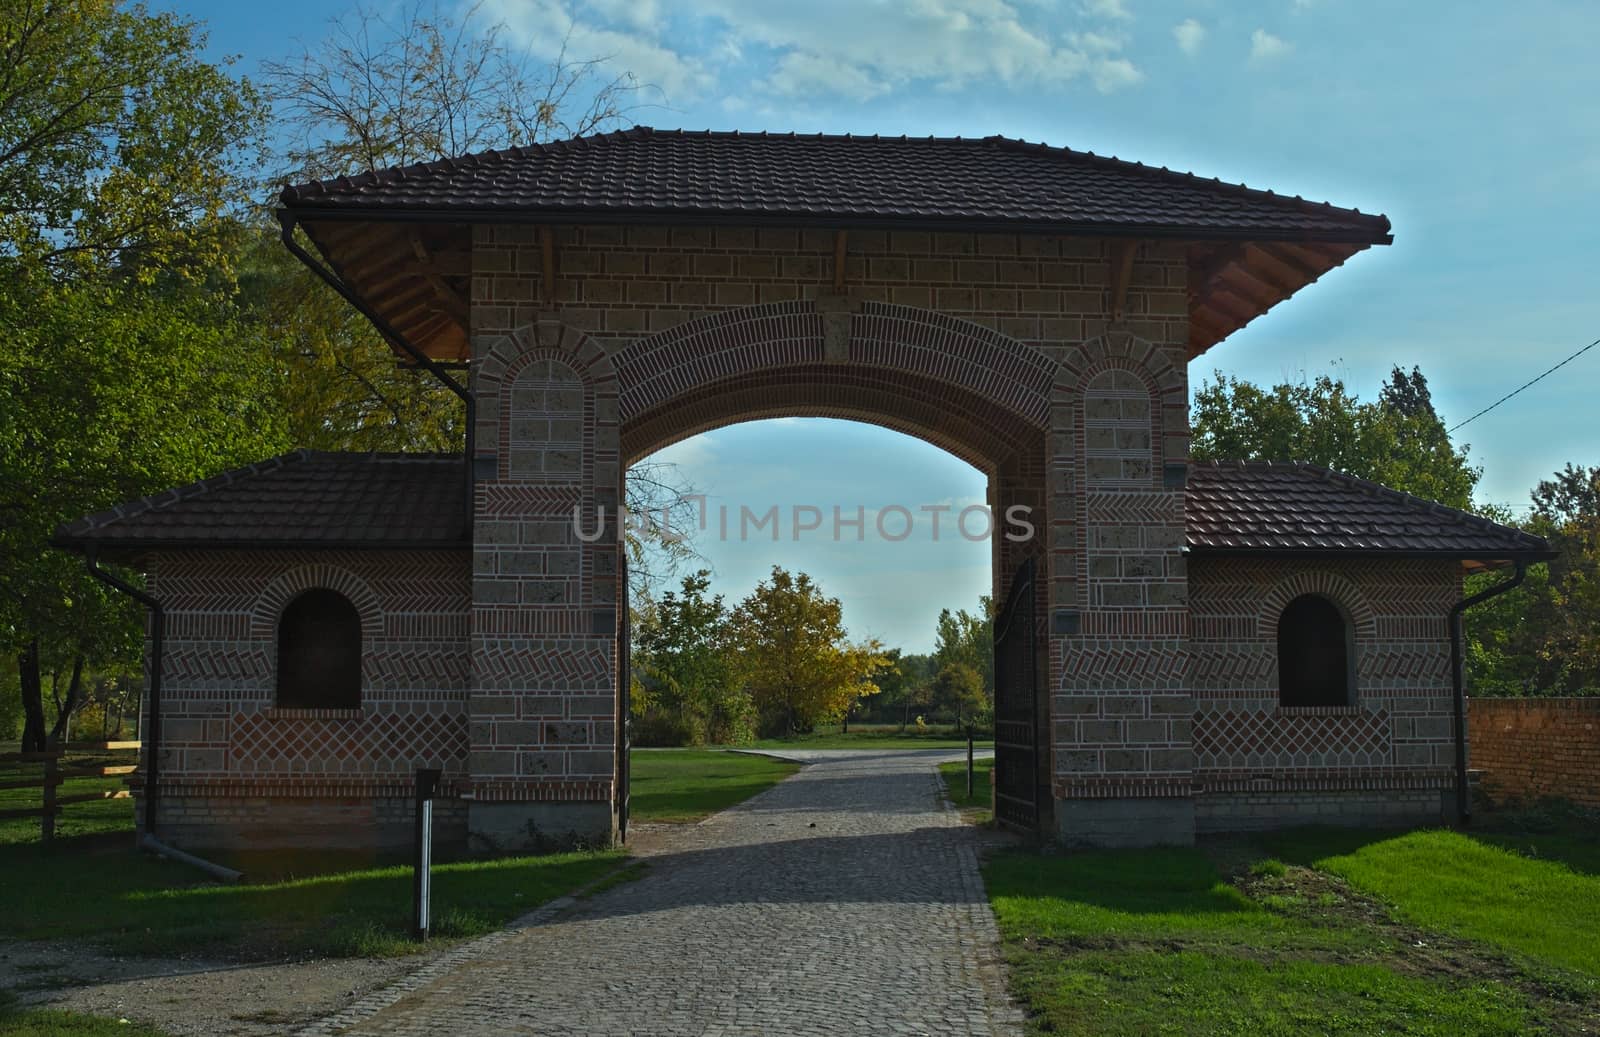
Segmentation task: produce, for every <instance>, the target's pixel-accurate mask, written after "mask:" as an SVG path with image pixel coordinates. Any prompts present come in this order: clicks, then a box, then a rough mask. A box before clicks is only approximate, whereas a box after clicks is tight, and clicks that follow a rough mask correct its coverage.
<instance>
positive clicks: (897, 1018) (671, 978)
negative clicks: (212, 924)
mask: <svg viewBox="0 0 1600 1037" xmlns="http://www.w3.org/2000/svg"><path fill="white" fill-rule="evenodd" d="M786 755H790V756H794V757H798V758H802V759H805V760H807V761H809V762H810V763H811V765H810V766H808V767H806V768H805V769H804V770H802V771H801V772H800V773H799V774H797V775H795V776H794V777H792V778H790V779H789V780H787V781H785V782H782V783H781V784H779V785H777V786H775V787H774V788H772V789H771V790H769V791H767V792H765V793H762V794H761V795H760V796H757V797H755V798H754V799H751V800H748V801H747V802H745V803H744V804H741V805H740V806H738V807H735V808H734V809H732V810H729V811H725V812H724V813H721V814H718V815H716V816H715V817H712V818H710V819H708V820H707V821H705V822H703V823H702V824H699V825H690V826H650V827H641V829H640V830H638V831H637V833H636V834H635V836H634V838H633V840H632V842H633V848H634V851H635V852H636V853H638V854H640V855H642V856H644V857H645V858H646V860H647V864H646V870H645V873H644V874H643V876H642V877H641V878H639V879H637V880H635V881H632V882H628V883H624V884H622V885H618V886H614V887H613V888H611V889H609V890H606V891H604V892H600V893H598V894H596V895H595V896H593V897H592V898H590V899H587V900H584V901H580V902H577V903H570V902H569V903H567V904H557V905H552V906H551V907H550V909H549V910H547V911H543V912H540V916H541V917H537V918H534V919H530V920H527V924H525V925H523V926H521V927H519V928H515V929H512V930H509V931H507V932H504V933H497V934H495V935H493V936H490V937H486V938H485V939H483V940H481V941H478V942H476V943H473V944H469V945H467V946H466V947H464V948H461V949H459V950H458V951H457V952H454V953H452V954H449V955H446V956H445V957H444V958H443V959H440V960H439V961H438V962H436V963H435V964H434V965H432V966H430V967H427V968H424V969H422V970H420V971H419V972H418V973H416V974H415V975H413V976H412V977H410V978H408V979H407V980H405V981H402V982H401V983H399V984H397V985H395V986H393V987H391V988H389V989H388V990H386V991H384V992H381V993H380V994H378V995H376V996H373V997H370V998H368V999H366V1000H364V1001H362V1002H358V1003H357V1005H356V1006H354V1007H353V1008H352V1009H350V1010H347V1011H345V1012H341V1013H339V1014H338V1015H336V1016H334V1017H331V1018H329V1019H327V1020H325V1021H324V1022H323V1023H322V1024H320V1025H317V1026H313V1027H311V1028H309V1029H308V1030H306V1031H303V1032H305V1033H307V1034H325V1033H350V1034H384V1035H389V1037H410V1035H418V1037H421V1035H429V1037H432V1035H437V1034H446V1035H450V1037H477V1035H485V1037H487V1035H502V1034H504V1035H511V1034H518V1035H521V1034H548V1035H573V1037H577V1035H590V1034H662V1035H676V1034H696V1035H707V1037H710V1035H722V1034H729V1035H732V1034H739V1035H746V1034H851V1035H854V1034H866V1033H872V1034H951V1035H960V1034H985V1035H994V1034H1012V1033H1019V1032H1020V1030H1021V1015H1020V1013H1019V1012H1018V1011H1017V1010H1016V1009H1015V1007H1014V1006H1013V1005H1012V1004H1011V1003H1010V1002H1009V1000H1008V999H1007V997H1006V995H1005V991H1004V981H1003V976H1002V973H1001V968H1000V964H999V948H998V940H997V935H996V932H995V925H994V919H993V916H992V915H991V913H990V911H989V906H988V902H987V900H986V898H985V897H984V894H983V889H982V884H981V880H980V877H979V874H978V868H977V860H976V853H975V851H976V849H977V846H978V843H979V841H980V840H981V839H983V838H985V836H984V834H983V833H981V832H979V831H978V830H976V829H973V828H971V827H969V826H966V825H963V824H962V823H961V822H960V820H959V818H958V817H957V815H956V814H955V813H954V812H953V811H951V810H949V809H947V808H945V807H944V806H943V805H942V803H941V799H940V796H939V790H938V785H937V778H936V775H935V771H934V764H935V763H936V762H937V761H939V760H944V759H952V758H954V756H955V754H952V753H949V752H942V751H937V750H935V751H910V752H908V751H904V750H895V751H882V752H876V751H871V750H839V751H822V750H813V751H807V752H801V753H791V754H786Z"/></svg>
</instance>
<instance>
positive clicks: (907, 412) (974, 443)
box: [622, 364, 1045, 473]
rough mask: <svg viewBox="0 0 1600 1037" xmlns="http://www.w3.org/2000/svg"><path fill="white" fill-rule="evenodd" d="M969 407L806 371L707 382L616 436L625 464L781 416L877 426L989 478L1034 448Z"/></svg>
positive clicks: (1028, 438)
mask: <svg viewBox="0 0 1600 1037" xmlns="http://www.w3.org/2000/svg"><path fill="white" fill-rule="evenodd" d="M974 402H975V401H972V400H962V399H953V398H951V395H950V394H949V392H948V391H947V390H944V389H943V388H942V387H940V386H937V385H934V384H931V383H929V382H927V381H926V380H923V379H920V378H917V377H914V376H902V377H899V378H893V379H891V378H889V377H887V376H886V375H884V374H883V373H882V372H874V373H870V374H863V373H859V372H858V373H855V374H854V375H852V374H851V372H850V371H849V369H848V368H847V367H840V366H836V365H825V364H817V365H807V366H804V367H796V368H791V369H787V370H785V371H783V372H781V373H776V374H768V375H767V376H765V377H759V376H758V377H747V378H742V379H729V380H727V381H722V382H713V383H710V384H708V385H706V386H702V387H700V388H699V389H697V390H695V391H692V392H688V393H685V394H684V395H682V396H679V397H677V398H675V399H674V400H672V401H671V402H670V403H669V404H667V405H664V406H662V407H659V408H657V409H655V410H653V411H650V412H647V413H645V414H641V415H638V416H637V417H636V418H635V419H634V420H632V421H631V422H629V423H628V424H627V425H626V426H625V427H624V429H623V433H622V453H623V457H624V459H625V461H627V462H628V463H632V462H633V461H636V460H638V459H639V458H640V457H643V456H645V455H647V454H650V453H653V452H655V451H656V450H659V449H661V448H663V447H665V446H668V445H670V444H672V443H675V442H678V441H680V440H683V439H687V438H689V437H691V436H694V435H697V434H699V433H701V432H707V431H710V430H712V429H716V428H723V427H726V426H729V425H735V424H739V423H741V422H746V421H759V420H762V419H765V418H783V417H809V418H838V419H843V420H848V421H859V422H864V423H867V424H872V425H878V426H881V427H883V428H888V429H892V430H893V431H896V432H900V433H902V434H905V435H908V436H912V437H914V438H917V439H920V440H923V441H924V442H927V443H931V444H932V445H934V446H936V447H939V448H940V449H942V450H944V451H946V452H947V453H950V454H952V455H953V456H955V457H958V458H960V459H961V460H963V461H966V462H967V463H968V464H970V465H972V466H973V467H974V468H977V469H979V470H980V471H984V472H991V473H992V472H993V471H994V470H995V468H996V466H997V465H998V464H999V463H1000V462H1001V461H1003V460H1004V459H1006V458H1008V457H1011V456H1013V455H1015V454H1017V453H1019V452H1026V451H1028V450H1030V449H1035V448H1038V447H1039V445H1040V444H1041V443H1042V441H1043V438H1044V436H1045V433H1044V431H1043V430H1042V429H1040V428H1038V427H1037V426H1034V425H1032V424H1029V423H1026V422H1023V421H1021V420H1020V419H1018V418H1016V417H1015V416H1011V415H999V414H997V413H996V412H995V411H994V410H993V409H992V408H985V407H983V406H974V405H973V404H974Z"/></svg>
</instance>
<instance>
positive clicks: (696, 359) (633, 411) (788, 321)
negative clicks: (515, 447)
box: [615, 301, 1054, 428]
mask: <svg viewBox="0 0 1600 1037" xmlns="http://www.w3.org/2000/svg"><path fill="white" fill-rule="evenodd" d="M824 334H825V322H824V315H823V314H822V313H820V312H818V310H817V308H816V305H815V304H814V303H812V302H809V301H791V302H781V303H765V304H761V305H757V306H748V307H741V308H739V309H734V310H726V311H722V312H719V313H715V314H710V315H707V316H705V317H700V318H697V319H695V320H692V321H686V322H684V323H683V324H679V325H676V326H674V327H672V328H669V329H667V330H665V331H661V332H658V333H656V334H654V335H649V336H645V337H643V338H640V339H637V340H635V341H634V342H632V343H630V344H629V345H628V346H626V347H624V348H623V349H621V350H619V351H618V352H617V353H616V354H615V360H616V369H617V378H618V383H619V392H618V396H619V403H620V408H621V417H622V420H623V422H624V423H627V422H629V421H631V420H634V419H636V418H639V417H640V416H642V415H646V414H652V413H657V412H659V411H660V410H661V409H663V408H665V407H669V406H671V405H672V403H673V401H674V400H676V399H678V398H681V397H684V396H686V395H687V394H690V393H693V392H695V391H697V390H699V389H701V388H703V387H705V386H708V385H711V384H714V383H718V382H725V381H730V380H748V379H751V378H759V377H763V376H776V375H780V374H781V373H782V372H784V371H786V370H797V369H802V368H806V367H809V366H812V365H818V364H824V363H829V360H828V358H826V357H825V356H824V344H823V342H824ZM849 338H850V342H849V356H848V360H846V361H843V362H840V363H839V364H838V366H840V367H848V368H853V369H860V370H866V371H880V372H894V373H901V374H910V375H919V376H923V377H925V378H927V379H930V380H933V381H937V382H940V383H943V384H946V385H948V386H949V387H950V388H951V389H952V390H953V391H954V392H955V393H957V394H962V395H966V396H972V397H977V398H981V399H983V400H984V401H985V403H986V405H987V406H991V407H994V408H997V409H999V410H1002V411H1005V412H1008V413H1009V414H1013V415H1018V416H1020V417H1022V418H1023V419H1025V420H1027V421H1029V422H1030V423H1033V424H1036V425H1038V426H1039V427H1041V428H1043V427H1045V425H1046V423H1047V417H1048V409H1049V392H1050V378H1051V374H1052V372H1053V370H1054V364H1053V362H1052V361H1051V360H1050V359H1049V358H1047V357H1045V356H1044V354H1042V353H1039V352H1038V351H1037V350H1035V349H1033V348H1032V347H1031V346H1028V345H1026V344H1024V343H1022V342H1019V341H1017V340H1015V339H1010V338H1007V337H1006V336H1003V335H1000V334H999V333H998V332H995V331H993V330H992V329H989V328H985V327H983V326H982V325H978V324H973V323H971V322H968V321H962V320H959V319H957V318H952V317H948V316H946V315H944V314H940V313H934V312H931V311H926V310H917V309H913V308H911V307H904V306H893V305H889V304H881V303H865V304H863V305H862V306H861V307H860V308H859V310H858V311H857V312H855V313H853V314H851V316H850V335H849Z"/></svg>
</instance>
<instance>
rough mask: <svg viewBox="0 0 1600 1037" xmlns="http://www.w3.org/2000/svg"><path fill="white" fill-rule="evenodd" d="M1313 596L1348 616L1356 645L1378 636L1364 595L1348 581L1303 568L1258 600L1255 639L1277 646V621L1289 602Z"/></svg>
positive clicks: (1322, 571) (1376, 624)
mask: <svg viewBox="0 0 1600 1037" xmlns="http://www.w3.org/2000/svg"><path fill="white" fill-rule="evenodd" d="M1305 594H1316V595H1319V596H1320V597H1324V598H1327V599H1328V600H1329V601H1331V602H1333V603H1334V604H1335V605H1337V606H1338V607H1339V608H1340V609H1342V610H1343V611H1344V612H1345V614H1346V615H1348V616H1349V617H1350V625H1351V626H1352V628H1354V630H1355V634H1356V638H1357V641H1358V645H1359V644H1361V643H1370V642H1371V639H1372V638H1374V637H1376V636H1377V632H1378V617H1377V613H1376V612H1374V611H1373V608H1372V605H1371V603H1370V602H1368V601H1367V597H1366V595H1365V594H1363V593H1362V592H1361V589H1360V588H1359V587H1357V586H1356V585H1355V584H1354V583H1352V582H1351V581H1349V580H1347V579H1345V578H1344V577H1342V576H1338V575H1336V574H1334V573H1331V572H1328V571H1326V570H1323V569H1305V570H1302V571H1300V572H1294V573H1290V574H1289V575H1288V576H1285V577H1283V578H1282V579H1280V580H1278V582H1276V583H1275V584H1273V585H1272V587H1271V589H1270V590H1268V591H1267V593H1266V596H1265V597H1263V598H1262V599H1261V607H1260V609H1259V610H1258V611H1257V612H1256V630H1257V636H1259V637H1260V638H1261V639H1262V640H1264V641H1267V642H1270V643H1276V642H1277V640H1278V620H1279V619H1280V618H1281V617H1282V616H1283V610H1284V609H1285V608H1287V607H1288V605H1289V602H1291V601H1293V600H1294V599H1296V598H1298V597H1300V596H1302V595H1305Z"/></svg>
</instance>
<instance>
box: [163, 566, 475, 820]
mask: <svg viewBox="0 0 1600 1037" xmlns="http://www.w3.org/2000/svg"><path fill="white" fill-rule="evenodd" d="M148 568H149V574H150V585H151V588H152V590H153V591H154V593H155V594H156V595H157V597H159V598H160V599H161V600H162V601H163V602H164V604H165V605H166V609H167V643H166V651H165V658H164V667H163V673H162V679H163V700H164V701H163V716H162V775H163V776H162V793H163V796H162V800H161V802H162V808H161V809H162V815H161V818H159V819H158V823H159V824H166V823H168V821H169V820H170V822H171V823H172V824H179V823H180V822H183V823H193V824H196V825H201V824H202V821H203V819H205V818H209V817H215V818H226V817H233V816H244V814H241V813H239V811H241V810H244V807H242V806H237V804H236V806H237V809H236V806H229V804H230V803H235V802H236V801H242V800H244V799H250V798H253V797H261V796H270V797H274V798H278V797H285V796H287V797H293V798H306V797H313V798H314V797H319V796H321V797H328V796H336V797H356V798H357V799H366V798H368V797H381V796H384V795H393V796H404V795H407V794H408V790H409V788H410V785H411V781H412V777H413V774H414V773H415V770H416V768H418V767H439V768H442V769H443V770H444V771H445V773H446V779H447V784H448V785H449V787H452V788H453V787H454V782H455V781H456V780H457V778H458V777H459V776H460V775H461V773H462V769H463V766H464V764H465V762H466V698H467V652H466V618H467V608H468V592H469V588H468V573H467V569H468V559H467V557H466V554H465V552H461V551H448V552H447V551H313V550H295V551H249V552H245V551H220V550H219V551H186V552H182V553H170V554H162V555H156V556H153V558H152V560H151V562H150V564H149V567H148ZM313 587H329V588H332V589H334V590H337V591H339V592H340V593H342V594H344V595H346V596H347V597H349V598H350V600H351V601H352V602H354V603H355V604H356V607H357V610H358V612H359V613H360V615H361V621H362V654H361V676H362V687H361V708H360V709H350V710H344V709H340V710H322V709H279V708H277V706H276V703H275V702H274V694H275V687H276V679H275V670H276V659H275V655H276V652H277V617H278V615H279V614H280V613H281V612H282V609H283V606H284V605H286V604H287V603H288V602H289V601H290V600H292V599H293V598H294V596H295V595H297V594H299V593H300V592H301V591H303V590H307V589H310V588H313ZM245 813H248V811H245ZM362 816H363V817H367V818H369V819H370V818H371V817H373V816H375V815H373V814H372V810H371V807H370V806H368V807H367V808H365V813H363V814H362ZM184 819H187V821H185V820H184ZM197 819H200V820H197ZM217 823H218V824H221V823H222V822H221V821H218V822H217ZM202 827H203V825H202ZM197 830H198V829H197ZM206 831H207V832H208V833H209V834H208V835H206V836H205V838H206V839H207V840H212V839H215V838H220V836H218V835H217V830H216V829H214V828H212V829H206Z"/></svg>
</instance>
